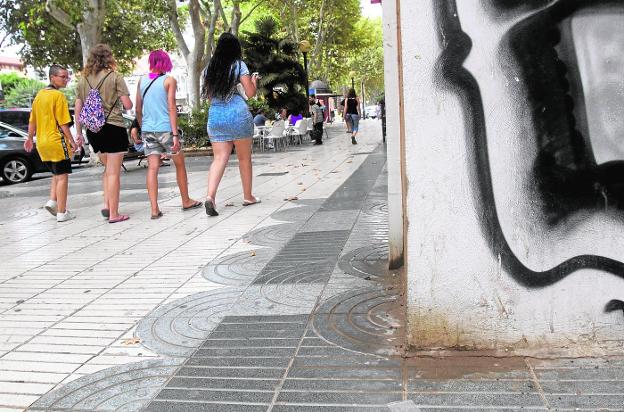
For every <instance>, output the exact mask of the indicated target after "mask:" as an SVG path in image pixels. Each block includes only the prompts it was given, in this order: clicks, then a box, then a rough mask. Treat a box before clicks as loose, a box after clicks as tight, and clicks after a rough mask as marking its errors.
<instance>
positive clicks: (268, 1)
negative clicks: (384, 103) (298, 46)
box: [242, 0, 383, 95]
mask: <svg viewBox="0 0 624 412" xmlns="http://www.w3.org/2000/svg"><path fill="white" fill-rule="evenodd" d="M263 16H273V17H274V18H276V19H277V20H278V21H279V22H281V27H282V30H281V31H280V33H281V35H283V36H286V38H288V39H290V40H291V41H293V42H295V43H299V42H300V41H301V40H308V41H309V42H310V43H311V44H312V50H311V51H310V53H309V54H308V58H309V65H308V71H309V73H310V76H309V78H310V80H316V79H319V80H323V81H325V82H327V83H328V84H329V86H330V87H331V88H332V89H333V90H334V91H336V92H343V91H344V89H345V88H347V87H350V86H351V78H350V77H349V72H350V71H352V70H354V71H355V72H356V73H357V78H356V79H355V80H356V81H357V83H358V84H359V83H360V80H361V79H362V78H363V79H364V82H365V87H366V89H367V90H369V91H371V93H372V94H375V95H377V94H379V93H380V92H381V91H382V90H383V43H382V31H381V21H380V19H367V18H364V17H362V16H361V11H360V2H359V0H265V1H264V2H262V4H261V6H260V7H259V9H258V10H257V11H256V13H255V17H254V18H256V19H259V18H262V17H263ZM247 24H249V22H245V23H244V24H243V25H242V30H243V31H245V30H249V29H248V26H247ZM299 59H300V61H301V62H302V61H303V58H302V56H301V55H300V57H299Z"/></svg>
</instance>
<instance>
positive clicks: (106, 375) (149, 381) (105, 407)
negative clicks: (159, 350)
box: [30, 358, 184, 411]
mask: <svg viewBox="0 0 624 412" xmlns="http://www.w3.org/2000/svg"><path fill="white" fill-rule="evenodd" d="M183 362H184V359H179V358H173V359H158V360H147V361H143V362H137V363H131V364H128V365H123V366H115V367H112V368H108V369H104V370H102V371H99V372H96V373H94V374H91V375H88V376H85V377H83V378H79V379H76V380H75V381H72V382H70V383H68V384H67V385H64V386H63V387H61V388H60V389H57V390H55V391H52V392H50V393H48V394H46V395H44V396H43V397H41V398H40V399H39V400H37V402H35V403H34V404H33V405H32V406H31V407H30V410H35V411H37V410H44V411H50V410H65V411H121V410H123V411H140V410H141V409H142V408H144V407H145V406H147V404H148V403H149V402H150V401H151V399H152V398H153V397H154V396H156V395H157V394H158V392H160V390H161V389H162V388H163V387H164V386H165V384H166V383H167V381H168V380H169V377H170V376H171V375H173V374H174V373H175V371H176V369H177V368H178V367H179V366H180V365H182V363H183Z"/></svg>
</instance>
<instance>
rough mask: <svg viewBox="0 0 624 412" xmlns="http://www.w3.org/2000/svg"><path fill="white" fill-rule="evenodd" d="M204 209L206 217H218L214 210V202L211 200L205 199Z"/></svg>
mask: <svg viewBox="0 0 624 412" xmlns="http://www.w3.org/2000/svg"><path fill="white" fill-rule="evenodd" d="M204 207H205V208H206V214H207V215H208V216H219V212H217V209H216V208H215V204H214V200H212V199H211V198H209V197H208V198H206V201H205V202H204Z"/></svg>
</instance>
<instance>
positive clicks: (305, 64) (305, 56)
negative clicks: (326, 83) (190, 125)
mask: <svg viewBox="0 0 624 412" xmlns="http://www.w3.org/2000/svg"><path fill="white" fill-rule="evenodd" d="M303 69H304V70H305V84H306V104H305V115H306V117H308V116H309V114H310V85H309V84H308V82H309V79H308V52H303Z"/></svg>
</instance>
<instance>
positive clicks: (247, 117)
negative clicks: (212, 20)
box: [202, 33, 260, 216]
mask: <svg viewBox="0 0 624 412" xmlns="http://www.w3.org/2000/svg"><path fill="white" fill-rule="evenodd" d="M257 79H258V77H257V74H256V73H254V74H252V75H251V76H250V75H249V69H248V68H247V65H246V64H245V63H244V62H243V61H242V52H241V45H240V43H239V41H238V39H237V38H236V37H235V36H234V35H232V34H230V33H223V34H222V35H221V37H219V41H218V42H217V47H216V49H215V51H214V53H213V55H212V59H210V63H209V64H208V67H207V68H206V70H205V71H204V81H203V83H204V85H203V88H202V97H204V98H206V99H210V109H209V112H208V137H209V138H210V143H211V144H212V151H213V154H214V159H213V161H212V165H210V172H209V173H208V195H207V196H206V201H205V202H204V206H205V208H206V214H207V215H209V216H218V215H219V213H217V210H216V206H215V199H216V194H217V188H218V187H219V183H220V182H221V178H222V177H223V173H224V172H225V167H226V165H227V162H228V160H229V159H230V154H231V153H232V148H233V147H235V148H236V156H237V157H238V162H239V163H238V170H239V172H240V176H241V181H242V184H243V206H249V205H253V204H256V203H260V199H258V198H257V197H255V196H254V195H253V194H252V193H251V184H252V166H251V140H252V137H253V131H254V130H253V118H252V117H251V113H250V112H249V108H248V107H247V102H246V101H245V100H247V97H251V96H253V95H255V94H256V82H257ZM239 84H240V86H239ZM243 94H244V95H245V96H243Z"/></svg>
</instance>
